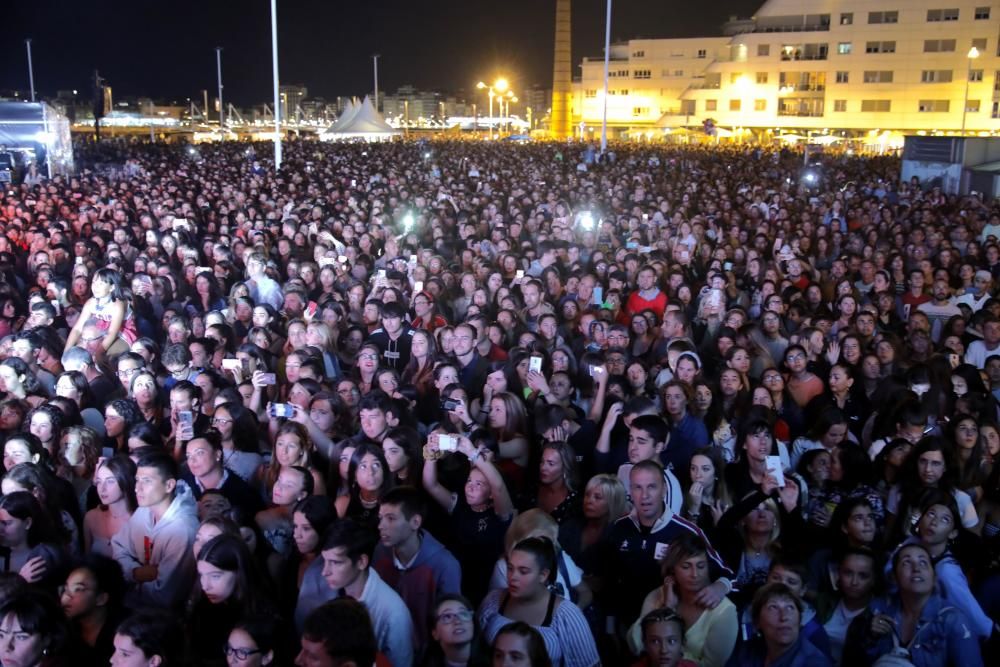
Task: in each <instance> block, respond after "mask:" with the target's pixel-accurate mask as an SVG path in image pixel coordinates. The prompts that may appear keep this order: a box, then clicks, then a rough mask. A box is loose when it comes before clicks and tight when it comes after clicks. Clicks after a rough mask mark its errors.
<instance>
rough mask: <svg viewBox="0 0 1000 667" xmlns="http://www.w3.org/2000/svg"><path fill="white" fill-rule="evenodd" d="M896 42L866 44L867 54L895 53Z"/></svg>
mask: <svg viewBox="0 0 1000 667" xmlns="http://www.w3.org/2000/svg"><path fill="white" fill-rule="evenodd" d="M895 52H896V42H894V41H891V42H868V43H867V44H865V53H895Z"/></svg>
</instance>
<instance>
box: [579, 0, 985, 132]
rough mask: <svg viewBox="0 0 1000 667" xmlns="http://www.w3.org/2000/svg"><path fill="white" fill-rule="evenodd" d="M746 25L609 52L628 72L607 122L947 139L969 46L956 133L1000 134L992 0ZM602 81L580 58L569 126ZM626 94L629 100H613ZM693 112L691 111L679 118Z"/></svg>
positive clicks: (786, 11) (784, 13)
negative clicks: (924, 107)
mask: <svg viewBox="0 0 1000 667" xmlns="http://www.w3.org/2000/svg"><path fill="white" fill-rule="evenodd" d="M954 9H957V10H958V19H957V20H947V21H945V20H942V21H928V11H929V10H954ZM984 9H988V12H989V18H988V19H977V18H976V13H977V10H978V11H979V13H982V12H983V10H984ZM872 12H895V13H896V14H895V16H894V17H892V15H891V14H889V15H887V14H880V15H878V16H876V17H872V18H873V19H877V18H881V19H882V21H883V22H880V23H879V22H874V23H872V22H869V21H870V16H869V14H870V13H872ZM892 18H895V21H894V22H885V21H886V20H889V21H891V20H892ZM754 19H755V20H756V31H755V32H752V33H745V34H739V35H736V36H733V37H708V38H695V39H658V40H645V39H644V40H631V41H629V42H628V43H626V44H620V45H615V46H613V47H612V58H613V59H612V61H611V67H610V70H611V72H612V73H626V72H627V75H626V76H617V77H615V76H613V77H611V78H610V79H609V84H610V85H609V88H610V90H611V91H612V94H611V95H609V97H608V122H609V125H611V126H612V127H619V128H621V127H629V128H633V129H635V128H640V129H641V128H644V127H645V128H653V127H656V126H666V127H675V126H685V125H687V126H691V125H698V124H700V123H701V122H702V121H703V120H704V119H706V118H713V119H715V121H716V123H717V124H718V125H720V126H727V127H729V126H732V127H736V126H743V127H755V128H764V127H774V128H778V127H780V128H786V129H797V128H798V129H824V128H830V129H852V130H870V129H875V128H881V129H895V130H908V131H915V130H927V131H933V130H940V131H954V130H958V129H959V128H960V127H961V124H962V108H963V102H964V100H965V88H966V87H965V84H966V79H967V73H968V70H969V69H970V60H969V58H968V57H967V54H968V52H969V49H970V47H971V46H972V45H973V44H977V45H978V46H979V47H980V48H979V52H980V53H979V57H978V58H977V59H975V60H972V61H971V69H973V70H982V80H981V81H972V82H970V84H969V87H968V99H969V100H970V101H971V102H973V103H974V102H975V101H977V100H978V102H979V107H978V111H976V110H971V111H969V112H968V113H967V114H966V128H967V129H968V130H969V131H977V132H978V131H988V132H997V131H1000V109H998V108H997V106H1000V57H998V53H1000V51H998V49H1000V44H998V39H1000V2H997V0H771V1H770V2H766V3H764V4H763V6H762V7H761V8H760V9H759V10H758V12H757V14H756V15H755V17H754ZM928 40H954V43H955V45H954V50H953V51H948V52H928V51H926V50H925V42H926V41H928ZM874 42H880V43H883V44H887V43H894V47H895V50H894V52H891V53H867V52H866V51H867V50H868V48H867V47H868V45H869V43H874ZM809 45H811V46H809ZM820 45H825V58H818V59H811V58H812V56H813V55H814V54H813V53H811V52H810V50H809V49H813V50H814V52H815V53H821V49H822V48H823V47H821V46H820ZM783 53H788V54H789V55H788V56H786V57H788V58H789V59H783V57H782V55H783ZM699 56H701V57H699ZM796 56H798V57H796ZM925 71H943V72H950V76H951V81H950V82H945V83H927V82H924V80H923V79H924V77H925V75H924V72H925ZM636 72H640V73H642V78H638V77H636V75H635V73H636ZM647 72H648V75H649V78H645V76H646V73H647ZM838 72H839V73H846V82H843V83H838ZM866 72H880V73H882V72H891V75H883V76H885V77H887V76H891V82H889V81H875V82H869V83H866V82H865V79H866ZM782 73H785V74H786V76H788V75H791V76H800V75H802V73H812V81H813V83H814V84H815V83H817V82H822V87H820V86H816V85H814V86H813V88H814V89H812V90H805V91H799V90H788V89H785V90H782V89H781V88H780V82H781V74H782ZM603 76H604V63H603V59H602V58H599V57H597V58H589V59H584V61H583V63H582V77H581V81H580V83H579V84H578V86H577V91H576V97H575V101H576V103H575V105H574V112H575V122H576V123H580V122H581V121H582V122H583V123H585V124H586V125H587V126H592V125H595V124H597V125H599V124H600V122H601V114H602V104H603ZM840 76H841V77H843V76H844V74H841V75H840ZM869 78H872V75H869ZM758 81H760V83H758ZM625 90H627V91H628V94H626V95H622V94H620V93H621V92H622V91H625ZM790 98H794V99H802V100H813V102H808V103H807V104H813V105H816V106H815V107H814V112H815V113H818V115H811V116H810V115H806V116H801V115H787V114H782V113H779V106H780V101H781V100H783V99H790ZM927 100H932V101H947V107H948V108H947V111H921V110H920V107H921V102H922V101H927ZM876 101H881V102H876ZM886 103H888V104H889V110H888V111H871V112H865V111H862V108H863V105H866V104H867V105H872V104H876V105H877V104H886ZM685 104H687V105H688V106H687V107H686V108H685V106H684V105H685ZM737 104H738V107H739V108H738V110H737V109H736V107H735V105H737ZM713 105H714V108H712V107H713ZM820 105H821V109H822V111H821V112H819V111H818V109H819V108H820ZM691 106H693V114H690V115H687V114H684V113H681V112H682V111H687V110H690V109H691ZM761 107H762V108H761ZM876 108H877V107H876ZM841 109H843V110H841Z"/></svg>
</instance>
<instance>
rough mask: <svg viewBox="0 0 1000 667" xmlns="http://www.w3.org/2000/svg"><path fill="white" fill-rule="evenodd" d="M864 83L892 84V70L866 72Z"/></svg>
mask: <svg viewBox="0 0 1000 667" xmlns="http://www.w3.org/2000/svg"><path fill="white" fill-rule="evenodd" d="M864 82H865V83H892V70H866V71H865V76H864Z"/></svg>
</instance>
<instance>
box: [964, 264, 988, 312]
mask: <svg viewBox="0 0 1000 667" xmlns="http://www.w3.org/2000/svg"><path fill="white" fill-rule="evenodd" d="M972 285H973V287H974V288H975V291H972V292H969V293H967V294H963V295H962V296H960V297H958V298H957V299H955V305H956V306H961V305H962V304H963V303H964V304H965V305H967V306H968V307H969V308H972V312H974V313H977V312H979V310H980V309H981V308H982V307H983V305H984V304H985V303H986V300H987V299H989V298H990V297H992V296H993V295H992V294H991V293H990V292H991V290H992V289H993V274H991V273H990V272H989V271H987V270H986V269H980V270H978V271H976V275H975V278H973V281H972Z"/></svg>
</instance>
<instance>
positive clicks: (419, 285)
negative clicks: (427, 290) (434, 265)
mask: <svg viewBox="0 0 1000 667" xmlns="http://www.w3.org/2000/svg"><path fill="white" fill-rule="evenodd" d="M413 291H414V292H423V291H424V281H423V280H418V281H417V282H415V283H413Z"/></svg>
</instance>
